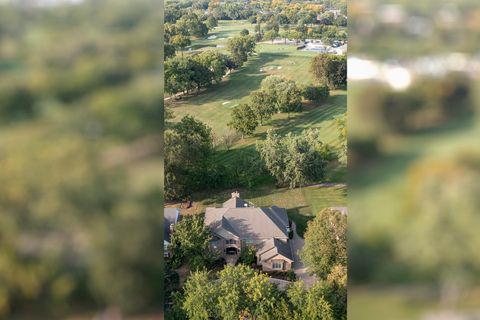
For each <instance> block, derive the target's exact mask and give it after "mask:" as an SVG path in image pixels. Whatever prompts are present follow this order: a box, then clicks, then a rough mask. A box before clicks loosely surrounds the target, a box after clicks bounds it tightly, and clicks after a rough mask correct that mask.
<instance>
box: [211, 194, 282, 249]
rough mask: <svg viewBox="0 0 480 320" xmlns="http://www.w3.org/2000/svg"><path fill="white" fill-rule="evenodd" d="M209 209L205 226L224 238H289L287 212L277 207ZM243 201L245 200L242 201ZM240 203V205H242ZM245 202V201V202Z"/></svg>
mask: <svg viewBox="0 0 480 320" xmlns="http://www.w3.org/2000/svg"><path fill="white" fill-rule="evenodd" d="M231 200H235V199H233V198H232V199H230V200H228V201H227V202H226V204H227V206H224V207H222V208H207V209H206V212H205V224H206V225H208V226H209V227H210V228H211V230H212V231H213V232H214V233H216V234H218V235H220V236H222V237H230V236H231V235H234V236H236V237H238V238H240V239H250V240H254V239H268V238H288V234H287V227H288V216H287V211H286V210H285V209H283V208H279V207H276V206H273V207H270V208H257V207H233V208H232V207H229V206H228V205H229V204H231V203H232V202H229V201H231ZM240 200H241V199H240ZM241 201H243V200H241ZM241 201H238V203H241ZM243 202H245V201H243Z"/></svg>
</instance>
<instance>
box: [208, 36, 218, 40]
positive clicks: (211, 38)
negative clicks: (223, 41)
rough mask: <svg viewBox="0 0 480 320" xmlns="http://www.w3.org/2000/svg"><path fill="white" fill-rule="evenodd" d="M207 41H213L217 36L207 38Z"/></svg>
mask: <svg viewBox="0 0 480 320" xmlns="http://www.w3.org/2000/svg"><path fill="white" fill-rule="evenodd" d="M207 39H208V40H213V39H217V36H210V37H208V38H207Z"/></svg>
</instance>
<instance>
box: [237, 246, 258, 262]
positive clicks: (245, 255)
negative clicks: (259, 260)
mask: <svg viewBox="0 0 480 320" xmlns="http://www.w3.org/2000/svg"><path fill="white" fill-rule="evenodd" d="M256 253H257V250H256V249H255V246H246V247H245V248H244V249H242V251H241V252H240V257H239V258H238V263H243V264H246V265H252V264H254V263H255V262H256Z"/></svg>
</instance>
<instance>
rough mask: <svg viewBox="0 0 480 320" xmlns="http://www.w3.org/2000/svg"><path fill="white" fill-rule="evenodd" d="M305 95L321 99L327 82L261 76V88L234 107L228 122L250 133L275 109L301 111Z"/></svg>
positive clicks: (246, 133) (237, 128)
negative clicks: (316, 83)
mask: <svg viewBox="0 0 480 320" xmlns="http://www.w3.org/2000/svg"><path fill="white" fill-rule="evenodd" d="M302 96H304V97H305V98H306V99H308V100H312V101H315V102H317V103H322V102H324V101H326V99H327V98H328V96H329V89H328V87H326V86H318V87H316V86H306V87H303V88H302V87H300V86H298V85H297V84H296V83H295V81H293V80H288V79H285V78H283V77H280V76H269V77H267V78H265V79H264V80H262V83H261V86H260V90H257V91H254V92H252V93H251V94H250V97H249V98H250V99H249V102H248V103H245V104H241V105H239V106H238V107H235V108H234V109H233V111H232V120H231V121H230V122H229V123H228V126H229V127H231V128H232V129H234V130H236V131H237V132H239V133H240V134H241V135H242V137H243V136H245V135H251V134H253V133H254V132H255V129H256V128H257V127H258V126H259V125H263V124H264V122H265V121H268V120H269V119H271V118H272V116H273V115H274V114H275V113H287V114H288V116H290V113H292V112H301V111H302V110H303V105H302Z"/></svg>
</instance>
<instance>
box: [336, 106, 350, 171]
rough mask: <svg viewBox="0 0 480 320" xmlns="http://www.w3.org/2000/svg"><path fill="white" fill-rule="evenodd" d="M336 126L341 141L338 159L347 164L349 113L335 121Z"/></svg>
mask: <svg viewBox="0 0 480 320" xmlns="http://www.w3.org/2000/svg"><path fill="white" fill-rule="evenodd" d="M335 124H336V126H337V130H338V138H339V140H340V151H339V154H338V159H339V160H340V162H341V163H342V164H346V163H347V154H348V145H347V113H346V112H345V113H344V114H342V115H341V116H339V117H337V118H336V119H335Z"/></svg>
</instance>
